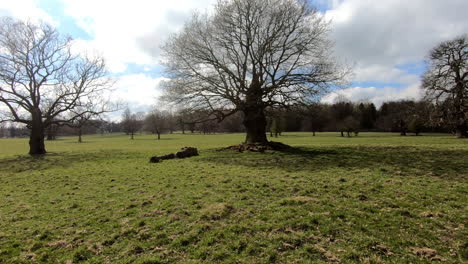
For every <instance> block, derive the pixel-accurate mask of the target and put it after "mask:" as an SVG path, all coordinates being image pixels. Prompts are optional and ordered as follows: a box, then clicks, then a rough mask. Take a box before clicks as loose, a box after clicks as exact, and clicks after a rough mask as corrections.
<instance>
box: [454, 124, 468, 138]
mask: <svg viewBox="0 0 468 264" xmlns="http://www.w3.org/2000/svg"><path fill="white" fill-rule="evenodd" d="M467 130H468V128H467V127H466V124H460V125H458V126H457V128H456V129H455V135H456V136H457V138H466V137H468V134H467Z"/></svg>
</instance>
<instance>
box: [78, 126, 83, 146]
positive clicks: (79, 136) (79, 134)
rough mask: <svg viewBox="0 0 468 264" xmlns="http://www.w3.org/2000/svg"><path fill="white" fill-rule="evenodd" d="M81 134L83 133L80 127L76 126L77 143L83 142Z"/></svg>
mask: <svg viewBox="0 0 468 264" xmlns="http://www.w3.org/2000/svg"><path fill="white" fill-rule="evenodd" d="M81 134H83V133H82V130H81V127H79V128H78V143H81V142H83V141H82V140H81Z"/></svg>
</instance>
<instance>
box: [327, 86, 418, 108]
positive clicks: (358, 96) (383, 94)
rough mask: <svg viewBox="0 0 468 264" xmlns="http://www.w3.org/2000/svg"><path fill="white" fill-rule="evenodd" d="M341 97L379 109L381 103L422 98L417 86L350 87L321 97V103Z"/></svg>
mask: <svg viewBox="0 0 468 264" xmlns="http://www.w3.org/2000/svg"><path fill="white" fill-rule="evenodd" d="M340 95H343V96H345V97H346V98H348V99H349V100H351V101H353V102H359V101H366V102H372V103H374V104H375V105H376V106H377V107H380V105H382V103H383V102H386V101H390V100H391V101H397V100H405V99H409V100H418V99H421V98H422V91H421V89H420V87H419V84H414V85H410V86H408V87H406V88H394V87H383V88H377V87H352V88H347V89H343V90H340V91H337V92H333V93H330V94H328V95H327V96H325V97H323V98H322V100H321V102H323V103H333V102H334V101H335V100H336V99H337V98H338V96H340Z"/></svg>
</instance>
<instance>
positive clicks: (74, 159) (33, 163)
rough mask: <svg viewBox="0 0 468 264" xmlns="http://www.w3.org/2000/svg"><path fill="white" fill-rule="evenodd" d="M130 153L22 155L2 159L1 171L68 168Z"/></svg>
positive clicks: (122, 156) (0, 162)
mask: <svg viewBox="0 0 468 264" xmlns="http://www.w3.org/2000/svg"><path fill="white" fill-rule="evenodd" d="M128 155H132V154H128V153H123V152H119V151H112V150H106V151H100V152H86V153H83V152H81V153H70V152H61V153H54V152H48V153H47V154H45V155H42V156H30V155H21V156H17V157H15V158H6V159H0V171H2V172H23V171H32V170H43V169H50V168H54V167H61V168H67V167H70V166H71V165H73V164H74V163H81V162H87V161H97V160H108V159H109V157H113V158H125V157H126V156H128ZM133 155H135V154H133Z"/></svg>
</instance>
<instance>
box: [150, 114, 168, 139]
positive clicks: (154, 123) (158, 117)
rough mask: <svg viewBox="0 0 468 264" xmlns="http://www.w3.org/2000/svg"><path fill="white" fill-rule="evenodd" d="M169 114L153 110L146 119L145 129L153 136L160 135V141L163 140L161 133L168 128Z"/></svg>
mask: <svg viewBox="0 0 468 264" xmlns="http://www.w3.org/2000/svg"><path fill="white" fill-rule="evenodd" d="M168 118H169V113H166V112H162V111H159V110H156V109H154V110H152V111H151V112H150V113H148V114H147V115H146V117H145V128H146V129H147V130H148V131H150V132H151V133H153V134H157V135H158V140H159V139H161V133H162V132H163V131H164V130H165V129H166V128H167V127H168V126H167V125H168V124H167V123H168Z"/></svg>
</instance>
